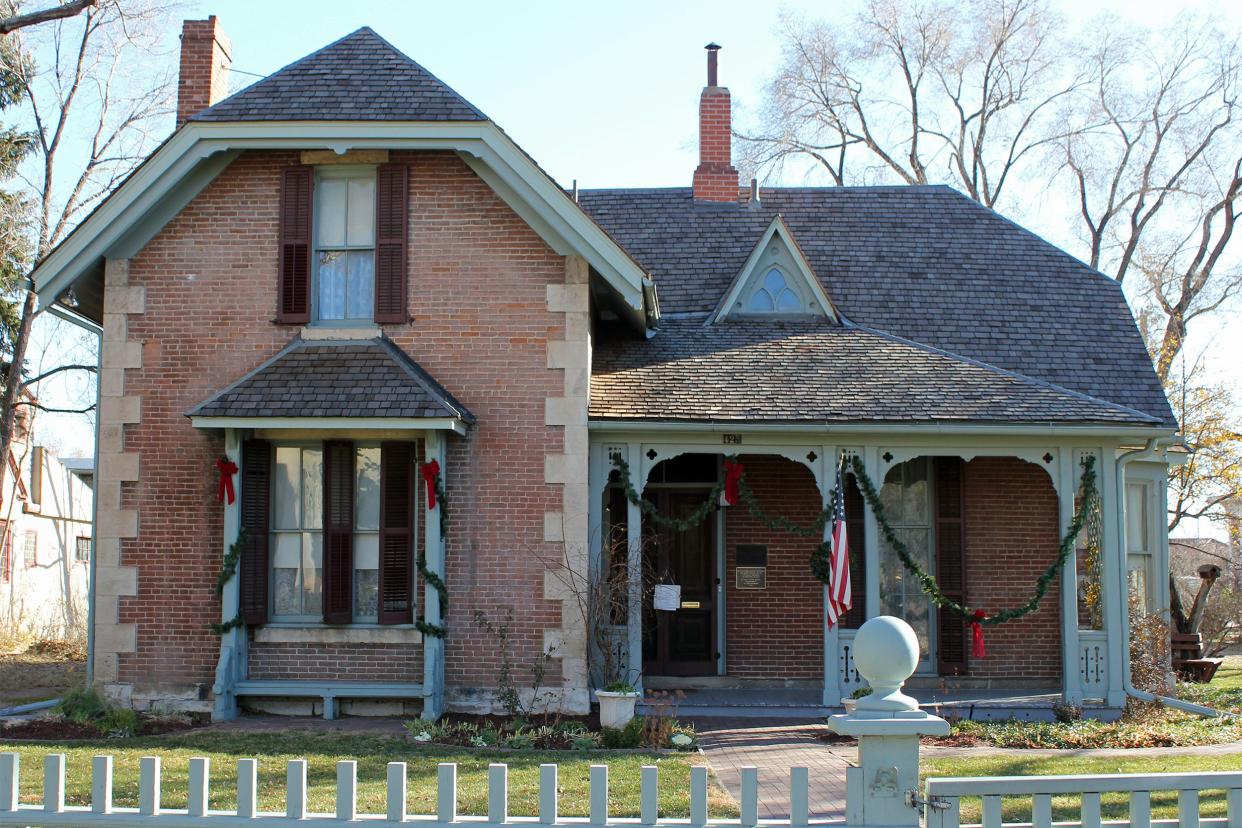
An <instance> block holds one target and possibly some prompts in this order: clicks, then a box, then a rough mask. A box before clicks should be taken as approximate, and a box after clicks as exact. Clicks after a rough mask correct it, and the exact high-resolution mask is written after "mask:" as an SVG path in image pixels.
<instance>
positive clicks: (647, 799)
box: [638, 765, 660, 825]
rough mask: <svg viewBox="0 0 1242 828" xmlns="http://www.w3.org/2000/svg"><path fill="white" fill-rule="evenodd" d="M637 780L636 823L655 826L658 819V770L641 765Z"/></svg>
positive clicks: (650, 766) (654, 767) (652, 766)
mask: <svg viewBox="0 0 1242 828" xmlns="http://www.w3.org/2000/svg"><path fill="white" fill-rule="evenodd" d="M639 773H640V776H639V779H638V783H639V792H638V799H639V804H638V821H639V822H640V823H642V824H643V825H655V824H656V821H657V820H659V818H660V769H659V768H658V767H656V766H655V765H643V767H642V770H641V771H639Z"/></svg>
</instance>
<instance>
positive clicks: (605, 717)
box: [595, 681, 638, 728]
mask: <svg viewBox="0 0 1242 828" xmlns="http://www.w3.org/2000/svg"><path fill="white" fill-rule="evenodd" d="M595 695H596V697H597V698H599V724H600V727H613V728H622V727H625V726H626V725H627V724H629V723H630V721H631V720H632V719H633V718H634V705H635V704H637V702H638V690H637V689H636V688H635V687H634V685H632V684H630V683H629V682H626V681H612V682H609V683H608V684H606V685H604V689H603V690H596V691H595Z"/></svg>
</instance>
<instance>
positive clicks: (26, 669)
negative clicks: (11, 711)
mask: <svg viewBox="0 0 1242 828" xmlns="http://www.w3.org/2000/svg"><path fill="white" fill-rule="evenodd" d="M85 669H86V663H85V661H80V660H76V659H67V658H64V657H63V656H61V655H59V654H49V653H38V652H31V651H29V650H27V651H23V652H4V653H0V708H2V707H16V706H17V705H19V704H28V703H30V702H36V701H43V700H44V699H54V698H56V697H57V696H59V695H60V694H61V693H63V692H64V691H66V690H68V689H70V688H72V687H75V686H77V685H78V684H80V683H81V682H82V679H83V677H84V676H85Z"/></svg>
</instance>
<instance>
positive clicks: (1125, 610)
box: [1115, 437, 1236, 718]
mask: <svg viewBox="0 0 1242 828" xmlns="http://www.w3.org/2000/svg"><path fill="white" fill-rule="evenodd" d="M1172 439H1173V438H1167V437H1166V438H1159V437H1152V438H1151V439H1149V440H1148V441H1147V445H1145V446H1143V448H1141V449H1135V450H1133V451H1127V452H1126V453H1125V454H1123V455H1121V456H1120V457H1118V458H1117V461H1116V463H1117V479H1116V486H1117V504H1118V507H1119V508H1118V509H1117V515H1116V516H1115V519H1116V521H1117V523H1118V528H1119V531H1118V533H1117V537H1118V538H1119V540H1120V544H1119V546H1120V554H1121V555H1122V561H1121V566H1119V567H1118V570H1119V571H1120V576H1119V577H1120V579H1121V590H1120V592H1119V593H1118V594H1119V595H1121V596H1122V601H1121V617H1122V620H1123V621H1124V622H1125V623H1123V624H1122V629H1123V630H1125V633H1126V641H1125V642H1123V645H1124V646H1123V647H1122V648H1121V679H1122V683H1121V686H1122V689H1123V690H1124V691H1125V693H1126V695H1127V696H1131V697H1133V698H1136V699H1139V700H1140V701H1145V702H1158V703H1160V704H1162V705H1164V706H1165V707H1172V708H1174V709H1175V710H1181V711H1184V712H1186V713H1195V714H1197V715H1199V716H1206V717H1208V718H1220V717H1233V716H1235V715H1236V714H1233V713H1229V712H1227V711H1224V710H1216V709H1215V708H1212V707H1205V706H1203V705H1201V704H1195V703H1193V702H1188V701H1183V700H1182V699H1175V698H1172V697H1170V696H1160V695H1157V694H1155V693H1148V692H1147V691H1146V690H1139V689H1138V688H1137V687H1135V686H1134V685H1133V684H1131V683H1130V642H1129V633H1130V602H1129V600H1128V596H1129V594H1130V581H1129V572H1128V570H1127V562H1126V560H1125V556H1126V554H1127V552H1126V550H1127V549H1128V546H1127V538H1126V528H1127V527H1126V516H1125V511H1126V506H1125V504H1126V498H1125V494H1126V475H1125V467H1126V466H1127V465H1129V464H1130V463H1131V462H1132V461H1134V460H1146V459H1150V458H1152V457H1153V456H1154V455H1155V454H1156V451H1157V448H1159V450H1160V452H1161V453H1162V454H1163V453H1164V452H1165V450H1166V449H1167V448H1168V445H1169V444H1170V443H1171V442H1172ZM1161 444H1163V445H1161Z"/></svg>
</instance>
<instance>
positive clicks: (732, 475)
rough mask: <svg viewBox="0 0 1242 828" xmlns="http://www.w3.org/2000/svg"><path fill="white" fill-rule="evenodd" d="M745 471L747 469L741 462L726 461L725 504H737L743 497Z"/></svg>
mask: <svg viewBox="0 0 1242 828" xmlns="http://www.w3.org/2000/svg"><path fill="white" fill-rule="evenodd" d="M745 471H746V470H745V469H744V468H743V467H742V464H741V463H738V462H735V461H733V460H726V461H724V472H725V489H724V496H725V505H727V506H736V505H737V502H738V500H739V499H740V498H741V481H742V474H743V473H744V472H745Z"/></svg>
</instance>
